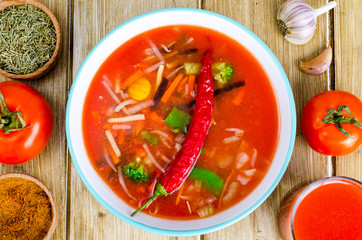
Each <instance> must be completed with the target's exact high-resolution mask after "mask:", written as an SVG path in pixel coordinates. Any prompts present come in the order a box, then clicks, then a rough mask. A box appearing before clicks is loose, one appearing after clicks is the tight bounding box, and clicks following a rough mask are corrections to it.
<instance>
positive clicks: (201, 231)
mask: <svg viewBox="0 0 362 240" xmlns="http://www.w3.org/2000/svg"><path fill="white" fill-rule="evenodd" d="M180 11H184V12H197V13H202V14H209V15H212V16H215V17H218V18H221V19H223V20H226V21H228V22H230V23H232V24H234V25H236V26H237V27H239V28H241V29H242V30H243V31H245V32H246V33H247V34H249V35H250V36H252V37H253V38H254V39H255V40H256V41H257V42H258V43H259V44H260V45H261V46H262V47H263V48H264V50H266V51H267V53H268V54H269V55H270V56H271V58H272V59H273V61H274V63H275V65H276V66H277V67H278V70H279V72H280V74H281V76H282V78H283V80H284V84H285V86H286V88H287V92H288V98H289V102H290V113H291V121H292V122H291V136H290V143H289V147H288V152H287V156H286V158H285V161H284V163H283V166H282V168H281V171H280V172H279V175H278V176H277V178H276V179H275V181H274V182H273V184H272V185H271V186H270V188H269V189H268V191H267V192H266V193H265V194H264V195H263V196H262V197H261V198H260V199H259V200H258V201H257V202H256V203H254V204H253V205H252V206H251V207H250V208H249V209H248V210H246V211H244V212H243V213H241V214H240V215H239V216H236V217H234V218H233V219H230V220H228V221H226V222H224V223H220V224H217V225H214V226H210V227H207V228H202V229H197V230H183V231H179V230H166V229H160V228H155V227H151V226H148V225H145V224H142V223H140V222H137V221H134V220H132V219H130V218H128V217H126V216H124V215H123V214H121V213H119V212H118V211H117V210H115V209H114V208H113V207H111V206H110V205H109V204H108V203H107V202H105V201H104V200H103V198H102V197H101V196H99V195H98V193H97V192H96V191H95V190H94V189H93V188H92V186H91V185H90V184H89V182H88V181H87V179H86V178H85V176H84V174H83V172H82V170H81V168H80V166H79V164H78V162H77V160H76V158H75V154H74V149H73V145H72V141H71V139H70V131H69V121H70V119H69V111H70V103H71V101H72V97H73V94H74V92H73V91H74V86H75V85H76V83H77V81H78V78H79V75H80V72H82V70H83V67H84V65H85V64H86V62H87V61H88V60H89V58H90V57H91V56H92V55H93V53H94V51H95V50H96V49H97V48H98V47H99V46H100V45H101V44H102V43H103V42H104V41H105V40H106V39H107V38H109V37H110V36H111V35H113V33H114V32H116V31H118V30H119V29H121V28H122V27H124V26H125V25H128V24H130V23H132V22H134V21H136V20H138V19H141V18H144V17H147V16H150V15H154V14H158V13H164V12H180ZM295 133H296V110H295V102H294V97H293V92H292V89H291V87H290V84H289V81H288V78H287V76H286V74H285V72H284V70H283V67H282V66H281V64H280V63H279V61H278V59H277V58H276V56H275V55H274V53H273V52H272V51H271V50H270V49H269V47H268V46H267V45H266V44H265V43H264V42H263V41H262V40H261V39H260V38H259V37H258V36H257V35H256V34H255V33H253V32H252V31H251V30H249V29H248V28H246V27H245V26H243V25H241V24H240V23H238V22H236V21H235V20H232V19H230V18H228V17H226V16H223V15H221V14H218V13H214V12H211V11H207V10H203V9H196V8H167V9H160V10H156V11H151V12H147V13H144V14H142V15H139V16H137V17H134V18H132V19H130V20H128V21H126V22H124V23H122V24H121V25H119V26H118V27H116V28H115V29H113V30H112V31H111V32H109V33H108V34H107V35H106V36H105V37H103V38H102V39H101V40H100V41H99V42H98V43H97V44H96V46H95V47H93V49H92V50H91V51H90V53H89V54H88V55H87V57H86V58H85V60H84V61H83V63H82V65H81V66H80V68H79V70H78V72H77V75H76V76H75V78H74V81H73V84H72V87H71V89H70V92H69V97H68V102H67V110H66V135H67V141H68V149H69V151H70V155H71V157H72V162H73V164H74V166H75V168H76V170H77V172H78V174H79V176H80V178H81V179H82V181H83V183H84V184H85V186H86V187H87V188H88V190H89V191H90V192H91V194H92V195H93V196H94V197H95V198H96V199H97V201H98V202H99V203H100V204H102V206H103V207H105V208H106V209H107V210H108V211H110V212H111V213H112V214H113V215H115V216H116V217H118V218H120V219H121V220H123V221H125V222H127V223H129V224H131V225H133V226H135V227H137V228H140V229H142V230H145V231H148V232H152V233H156V234H161V235H167V236H194V235H200V234H206V233H210V232H214V231H217V230H219V229H222V228H224V227H227V226H229V225H231V224H233V223H235V222H237V221H239V220H241V219H242V218H244V217H246V216H247V215H249V214H250V213H251V212H253V211H254V210H255V209H256V208H257V207H259V206H260V205H261V204H262V203H263V202H264V201H265V200H266V199H267V198H268V197H269V196H270V194H271V193H272V192H273V191H274V189H275V188H276V186H277V185H278V183H279V181H280V180H281V178H282V177H283V175H284V172H285V170H286V169H287V166H288V164H289V161H290V157H291V155H292V152H293V147H294V142H295Z"/></svg>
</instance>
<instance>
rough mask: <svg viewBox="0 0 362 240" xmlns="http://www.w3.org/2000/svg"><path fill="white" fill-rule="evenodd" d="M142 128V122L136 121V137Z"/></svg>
mask: <svg viewBox="0 0 362 240" xmlns="http://www.w3.org/2000/svg"><path fill="white" fill-rule="evenodd" d="M142 128H143V121H137V123H136V126H135V132H136V135H138V134H139V133H140V132H141V130H142Z"/></svg>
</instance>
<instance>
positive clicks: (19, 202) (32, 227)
mask: <svg viewBox="0 0 362 240" xmlns="http://www.w3.org/2000/svg"><path fill="white" fill-rule="evenodd" d="M0 212H1V214H0V239H12V240H15V239H29V240H31V239H34V240H35V239H36V240H41V239H42V240H47V239H50V237H51V236H52V235H53V233H54V231H55V228H56V226H57V219H58V214H57V208H56V205H55V201H54V198H53V196H52V194H51V193H50V191H49V190H48V188H47V187H46V186H44V184H43V183H41V182H40V181H39V180H38V179H36V178H34V177H31V176H29V175H26V174H21V173H9V174H5V175H1V176H0Z"/></svg>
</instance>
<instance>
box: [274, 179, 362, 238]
mask: <svg viewBox="0 0 362 240" xmlns="http://www.w3.org/2000/svg"><path fill="white" fill-rule="evenodd" d="M291 199H292V201H290V200H287V201H286V203H288V202H289V203H292V204H289V206H288V207H287V209H286V210H284V211H283V213H282V214H281V217H280V219H284V221H280V223H281V225H280V226H281V233H282V235H283V239H296V240H304V239H308V240H314V239H315V240H334V239H335V240H344V239H346V240H347V239H348V240H351V239H355V240H357V239H362V218H361V216H362V184H361V183H359V182H357V181H354V180H352V179H348V178H343V177H334V178H329V179H324V180H321V181H319V182H317V183H315V184H312V185H310V186H309V187H307V188H303V189H301V190H300V191H298V192H297V193H296V194H294V195H293V197H291ZM284 205H285V204H284ZM287 205H288V204H287ZM283 208H284V207H283ZM286 216H289V217H286Z"/></svg>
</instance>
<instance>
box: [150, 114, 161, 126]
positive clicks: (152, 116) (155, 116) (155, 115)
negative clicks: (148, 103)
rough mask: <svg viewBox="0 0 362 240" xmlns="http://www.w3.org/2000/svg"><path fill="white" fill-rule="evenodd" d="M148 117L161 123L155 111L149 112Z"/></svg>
mask: <svg viewBox="0 0 362 240" xmlns="http://www.w3.org/2000/svg"><path fill="white" fill-rule="evenodd" d="M150 118H151V120H152V121H154V122H155V123H160V124H161V123H163V119H162V118H161V117H160V116H159V115H158V114H157V113H155V112H152V113H151V114H150Z"/></svg>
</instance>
